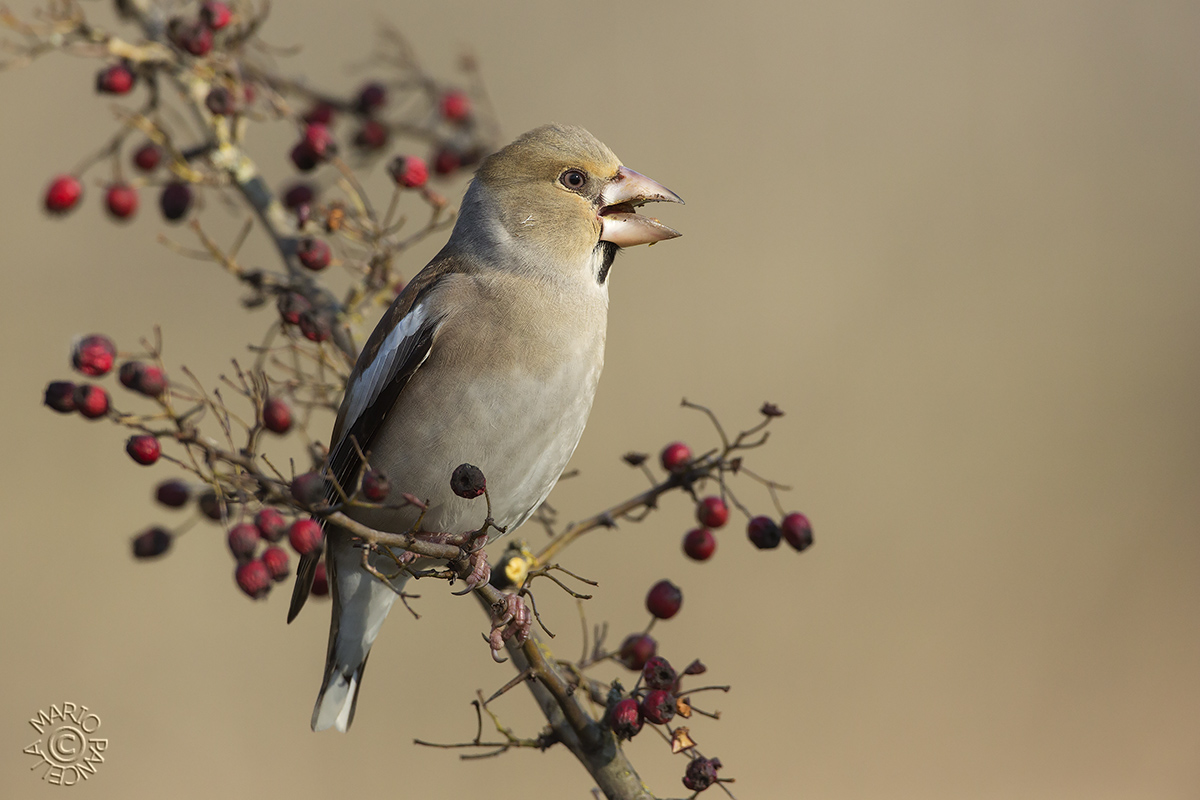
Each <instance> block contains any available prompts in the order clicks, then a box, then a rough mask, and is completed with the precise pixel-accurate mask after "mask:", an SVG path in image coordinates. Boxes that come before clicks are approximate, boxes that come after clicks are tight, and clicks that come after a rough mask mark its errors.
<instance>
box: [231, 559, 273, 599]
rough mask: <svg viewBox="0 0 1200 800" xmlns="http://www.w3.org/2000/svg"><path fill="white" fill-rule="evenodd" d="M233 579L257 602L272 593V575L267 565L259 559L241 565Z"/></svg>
mask: <svg viewBox="0 0 1200 800" xmlns="http://www.w3.org/2000/svg"><path fill="white" fill-rule="evenodd" d="M233 577H234V579H235V580H236V581H237V585H238V588H240V589H241V590H242V591H243V592H245V593H246V594H248V595H250V596H251V597H253V598H254V599H255V600H258V599H259V598H261V597H266V595H267V592H269V591H271V573H270V572H269V571H268V570H267V567H266V565H265V564H263V562H261V561H258V560H257V559H256V560H254V561H247V562H245V563H243V564H239V565H238V568H237V570H236V571H235V572H234V573H233Z"/></svg>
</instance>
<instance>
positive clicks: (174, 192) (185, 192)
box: [158, 181, 192, 222]
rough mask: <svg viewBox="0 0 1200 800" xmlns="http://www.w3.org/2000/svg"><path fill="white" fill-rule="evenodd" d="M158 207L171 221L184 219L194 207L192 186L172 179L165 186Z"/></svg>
mask: <svg viewBox="0 0 1200 800" xmlns="http://www.w3.org/2000/svg"><path fill="white" fill-rule="evenodd" d="M158 207H159V208H160V209H161V210H162V213H163V216H164V217H166V218H167V220H169V221H170V222H176V221H178V220H181V219H183V217H184V215H185V214H187V213H188V210H189V209H190V208H191V207H192V187H190V186H188V185H187V184H186V183H181V182H179V181H171V182H170V183H168V184H167V185H166V186H164V187H163V190H162V194H161V195H159V197H158Z"/></svg>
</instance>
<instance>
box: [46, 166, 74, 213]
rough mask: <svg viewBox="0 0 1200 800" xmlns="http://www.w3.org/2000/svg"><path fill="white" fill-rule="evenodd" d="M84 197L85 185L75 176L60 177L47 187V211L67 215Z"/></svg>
mask: <svg viewBox="0 0 1200 800" xmlns="http://www.w3.org/2000/svg"><path fill="white" fill-rule="evenodd" d="M82 196H83V184H82V183H80V182H79V179H78V178H76V177H75V176H74V175H59V176H58V177H57V178H55V179H54V180H52V181H50V185H49V186H47V187H46V199H45V205H46V210H47V211H49V212H50V213H51V214H65V213H67V212H68V211H70V210H71V209H72V208H74V207H75V206H76V205H78V204H79V198H80V197H82Z"/></svg>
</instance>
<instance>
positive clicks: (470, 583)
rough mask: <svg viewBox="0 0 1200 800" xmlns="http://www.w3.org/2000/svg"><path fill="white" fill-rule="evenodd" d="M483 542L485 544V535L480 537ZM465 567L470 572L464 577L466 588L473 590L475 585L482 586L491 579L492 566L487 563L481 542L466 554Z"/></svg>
mask: <svg viewBox="0 0 1200 800" xmlns="http://www.w3.org/2000/svg"><path fill="white" fill-rule="evenodd" d="M480 538H481V539H482V542H483V544H487V537H486V536H483V537H480ZM467 567H468V568H469V569H470V570H471V572H470V573H469V574H468V575H467V577H466V578H464V579H463V580H464V582H465V583H466V584H467V588H468V589H471V590H474V589H475V587H476V586H482V585H483V584H485V583H487V582H488V581H490V580H491V579H492V566H491V564H489V563H488V559H487V553H485V552H484V551H483V549H482V544H481V545H480V548H479V549H477V550H472V551H471V552H470V553H469V554H468V555H467Z"/></svg>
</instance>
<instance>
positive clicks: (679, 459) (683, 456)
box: [658, 442, 692, 472]
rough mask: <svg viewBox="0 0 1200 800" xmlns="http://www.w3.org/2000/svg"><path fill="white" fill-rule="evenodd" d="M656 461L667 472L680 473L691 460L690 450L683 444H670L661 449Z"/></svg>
mask: <svg viewBox="0 0 1200 800" xmlns="http://www.w3.org/2000/svg"><path fill="white" fill-rule="evenodd" d="M658 460H659V463H661V464H662V468H663V469H665V470H666V471H667V472H680V471H682V470H683V469H685V468H686V467H687V464H688V462H689V461H691V460H692V449H691V448H690V447H688V446H687V445H686V444H684V443H683V442H672V443H671V444H669V445H667V446H666V447H664V448H663V451H662V454H661V455H659V457H658Z"/></svg>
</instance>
